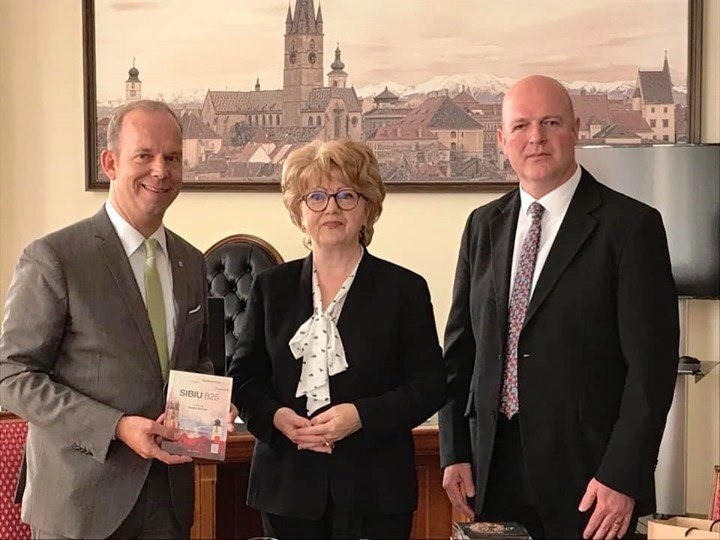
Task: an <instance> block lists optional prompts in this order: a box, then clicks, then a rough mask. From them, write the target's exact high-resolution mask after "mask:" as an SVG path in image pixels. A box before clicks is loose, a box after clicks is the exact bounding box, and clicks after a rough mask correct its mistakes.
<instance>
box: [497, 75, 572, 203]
mask: <svg viewBox="0 0 720 540" xmlns="http://www.w3.org/2000/svg"><path fill="white" fill-rule="evenodd" d="M578 129H579V121H578V120H577V119H576V118H575V113H574V112H573V106H572V101H571V100H570V96H569V95H568V93H567V90H565V87H564V86H563V85H562V84H560V83H559V82H558V81H556V80H555V79H552V78H550V77H544V76H542V75H532V76H530V77H525V78H524V79H521V80H519V81H518V82H516V83H515V84H514V85H512V86H511V87H510V89H509V90H508V92H507V94H505V98H504V99H503V106H502V129H499V130H498V142H499V143H500V146H501V147H502V149H503V151H504V152H505V155H506V156H507V157H508V159H509V160H510V165H512V168H513V169H514V170H515V172H516V173H517V175H518V178H519V179H520V184H521V185H522V187H523V189H525V191H527V192H528V193H530V194H531V195H532V196H533V197H535V198H536V199H539V198H540V197H542V196H544V195H546V194H547V193H549V192H550V191H552V190H554V189H555V188H557V187H559V186H560V185H562V184H563V183H564V182H566V181H567V180H569V179H570V177H571V176H572V175H573V173H574V172H575V170H576V169H577V164H576V163H575V143H576V142H577V138H578Z"/></svg>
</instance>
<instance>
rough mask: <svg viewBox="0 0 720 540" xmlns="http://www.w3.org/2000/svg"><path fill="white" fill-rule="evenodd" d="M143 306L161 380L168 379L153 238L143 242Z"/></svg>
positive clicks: (163, 317) (161, 299) (163, 306)
mask: <svg viewBox="0 0 720 540" xmlns="http://www.w3.org/2000/svg"><path fill="white" fill-rule="evenodd" d="M144 243H145V304H146V305H147V312H148V318H149V319H150V327H151V328H152V332H153V336H155V346H156V347H157V350H158V357H159V358H160V370H161V371H162V375H163V379H164V380H167V377H168V344H167V327H166V324H165V300H164V299H163V290H162V284H161V283H160V274H159V273H158V269H157V265H156V264H155V253H156V251H157V247H158V241H157V240H156V239H155V238H148V239H147V240H145V242H144Z"/></svg>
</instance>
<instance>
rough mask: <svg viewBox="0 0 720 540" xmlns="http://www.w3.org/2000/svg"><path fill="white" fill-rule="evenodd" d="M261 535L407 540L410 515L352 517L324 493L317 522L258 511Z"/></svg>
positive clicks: (409, 513)
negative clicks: (321, 511)
mask: <svg viewBox="0 0 720 540" xmlns="http://www.w3.org/2000/svg"><path fill="white" fill-rule="evenodd" d="M261 515H262V522H263V529H264V530H265V535H266V536H269V537H272V538H278V539H281V540H284V539H286V538H307V539H315V538H347V539H350V538H355V539H356V538H387V539H396V538H397V539H401V538H410V531H411V529H412V518H413V513H412V512H408V513H402V514H370V515H365V516H356V515H354V513H353V512H352V511H351V510H350V509H343V508H338V507H337V506H336V505H335V503H334V502H333V500H332V496H331V494H330V492H328V498H327V506H326V507H325V512H323V515H322V516H320V519H302V518H296V517H288V516H278V515H275V514H268V513H267V512H262V513H261Z"/></svg>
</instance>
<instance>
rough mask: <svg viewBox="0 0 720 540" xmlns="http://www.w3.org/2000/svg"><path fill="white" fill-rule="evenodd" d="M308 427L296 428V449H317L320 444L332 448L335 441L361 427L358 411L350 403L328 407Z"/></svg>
mask: <svg viewBox="0 0 720 540" xmlns="http://www.w3.org/2000/svg"><path fill="white" fill-rule="evenodd" d="M310 423H311V425H310V426H309V427H304V428H301V429H299V430H298V436H299V439H300V442H299V444H298V449H300V450H315V451H316V452H317V451H318V448H319V447H320V446H325V447H326V448H329V449H330V450H332V448H333V446H334V445H335V443H336V442H337V441H339V440H341V439H344V438H345V437H347V436H348V435H351V434H352V433H355V432H356V431H357V430H358V429H360V428H361V427H362V422H361V421H360V413H358V410H357V407H355V405H353V404H352V403H341V404H340V405H335V406H334V407H330V408H329V409H328V410H327V411H325V412H323V413H321V414H318V415H317V416H316V417H314V418H313V419H312V420H311V422H310Z"/></svg>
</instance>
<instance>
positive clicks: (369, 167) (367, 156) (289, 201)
mask: <svg viewBox="0 0 720 540" xmlns="http://www.w3.org/2000/svg"><path fill="white" fill-rule="evenodd" d="M336 172H337V173H340V174H341V175H342V176H343V178H344V179H345V180H346V181H347V183H348V185H349V186H350V187H351V188H352V189H354V190H355V191H357V192H358V193H360V194H361V195H363V196H364V197H365V199H366V201H367V204H366V208H367V221H366V223H365V225H364V226H363V228H362V229H361V230H360V238H359V241H360V243H361V244H362V245H363V246H367V245H369V244H370V242H371V241H372V237H373V232H374V225H375V222H376V221H377V220H378V218H379V217H380V214H381V213H382V203H383V200H385V185H384V184H383V181H382V178H381V177H380V166H379V165H378V161H377V158H376V157H375V154H373V152H372V150H370V147H369V146H367V145H366V144H364V143H359V142H354V141H350V140H340V141H327V142H320V141H315V142H311V143H310V144H308V145H305V146H303V147H302V148H298V149H297V150H295V151H293V152H291V153H290V155H289V156H288V157H287V159H286V160H285V163H284V164H283V170H282V181H281V184H280V187H281V189H282V193H283V202H284V203H285V207H286V208H287V209H288V211H289V212H290V218H291V219H292V222H293V223H294V224H295V225H296V226H297V227H299V228H301V229H302V213H301V211H300V204H301V203H302V199H301V197H302V196H303V195H305V194H306V193H307V192H308V191H309V190H311V189H313V188H315V187H317V186H319V185H320V183H321V182H322V181H323V180H329V179H330V178H332V175H333V173H336ZM305 245H306V246H308V247H310V246H309V239H308V238H306V239H305Z"/></svg>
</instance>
